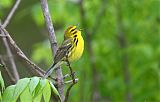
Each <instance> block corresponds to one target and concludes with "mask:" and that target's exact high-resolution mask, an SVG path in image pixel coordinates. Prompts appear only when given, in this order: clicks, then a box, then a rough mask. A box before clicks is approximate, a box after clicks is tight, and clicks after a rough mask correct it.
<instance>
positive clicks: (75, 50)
mask: <svg viewBox="0 0 160 102" xmlns="http://www.w3.org/2000/svg"><path fill="white" fill-rule="evenodd" d="M83 50H84V40H83V37H82V35H81V31H80V30H78V29H77V27H76V26H70V27H68V28H67V29H66V31H65V33H64V40H63V43H62V45H61V46H60V47H59V48H58V50H57V52H56V55H55V57H54V63H53V65H52V66H51V67H50V68H49V69H48V70H47V71H46V73H45V74H44V76H43V78H47V77H48V76H50V75H51V74H52V72H53V70H54V69H55V68H57V67H59V66H60V65H61V64H63V63H64V62H69V63H70V62H73V61H75V60H78V59H79V58H80V57H81V56H82V54H83Z"/></svg>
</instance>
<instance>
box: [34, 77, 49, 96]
mask: <svg viewBox="0 0 160 102" xmlns="http://www.w3.org/2000/svg"><path fill="white" fill-rule="evenodd" d="M45 85H46V79H41V80H40V81H39V83H38V85H37V87H36V89H35V96H34V97H37V95H39V94H41V93H42V92H43V88H44V87H45Z"/></svg>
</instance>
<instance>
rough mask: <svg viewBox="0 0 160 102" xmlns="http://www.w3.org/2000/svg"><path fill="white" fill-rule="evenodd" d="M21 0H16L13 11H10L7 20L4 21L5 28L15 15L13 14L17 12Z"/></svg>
mask: <svg viewBox="0 0 160 102" xmlns="http://www.w3.org/2000/svg"><path fill="white" fill-rule="evenodd" d="M20 2H21V0H16V2H15V4H14V6H13V8H12V9H11V11H10V12H9V14H8V16H7V18H6V19H5V21H4V23H3V27H4V28H5V27H6V26H7V25H8V24H9V22H10V20H11V18H12V16H13V14H14V13H15V11H16V9H17V8H18V6H19V4H20Z"/></svg>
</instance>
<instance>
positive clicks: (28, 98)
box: [20, 86, 33, 102]
mask: <svg viewBox="0 0 160 102" xmlns="http://www.w3.org/2000/svg"><path fill="white" fill-rule="evenodd" d="M20 100H21V102H32V101H33V100H32V94H31V93H30V89H29V87H28V86H27V87H26V89H25V90H24V91H23V92H22V94H21V95H20Z"/></svg>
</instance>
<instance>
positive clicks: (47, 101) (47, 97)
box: [43, 80, 51, 102]
mask: <svg viewBox="0 0 160 102" xmlns="http://www.w3.org/2000/svg"><path fill="white" fill-rule="evenodd" d="M50 97H51V86H50V84H49V82H48V80H47V82H46V85H45V87H44V89H43V98H44V101H45V102H50Z"/></svg>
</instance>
